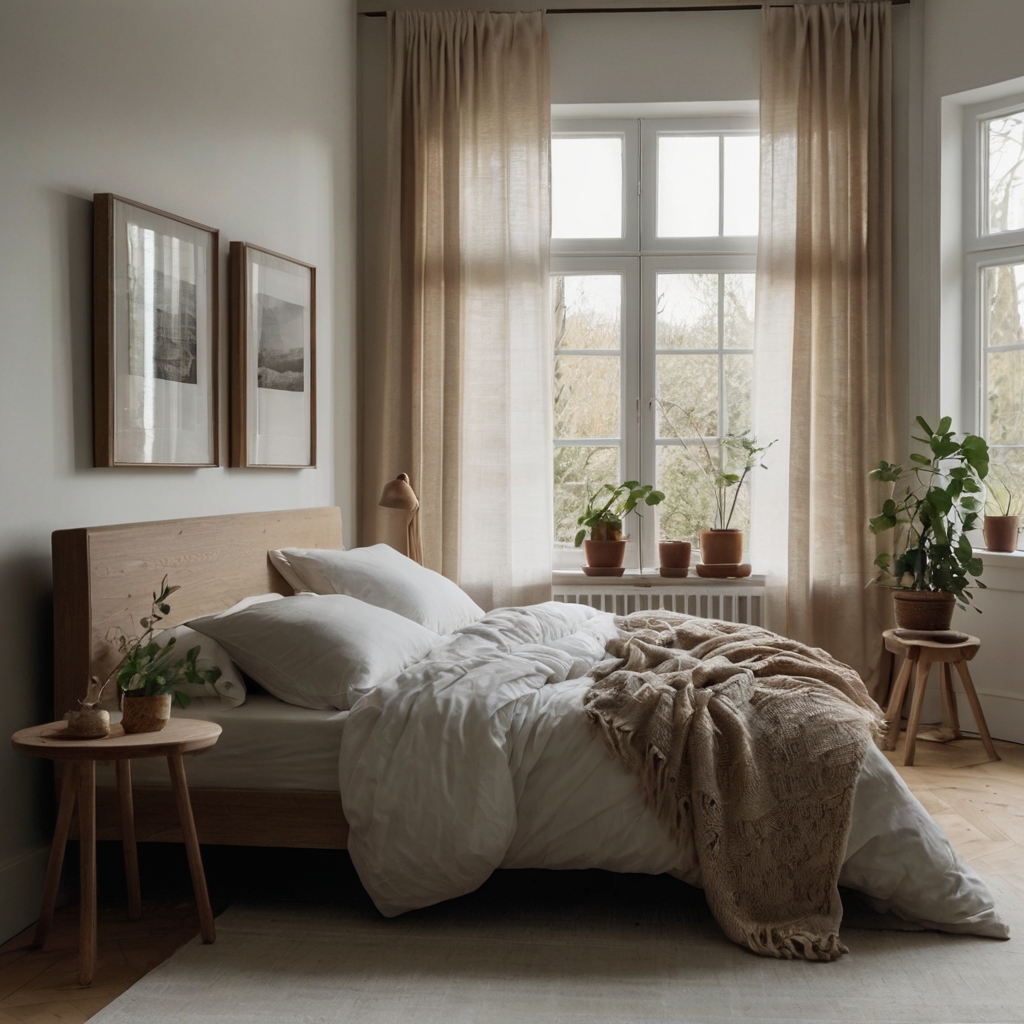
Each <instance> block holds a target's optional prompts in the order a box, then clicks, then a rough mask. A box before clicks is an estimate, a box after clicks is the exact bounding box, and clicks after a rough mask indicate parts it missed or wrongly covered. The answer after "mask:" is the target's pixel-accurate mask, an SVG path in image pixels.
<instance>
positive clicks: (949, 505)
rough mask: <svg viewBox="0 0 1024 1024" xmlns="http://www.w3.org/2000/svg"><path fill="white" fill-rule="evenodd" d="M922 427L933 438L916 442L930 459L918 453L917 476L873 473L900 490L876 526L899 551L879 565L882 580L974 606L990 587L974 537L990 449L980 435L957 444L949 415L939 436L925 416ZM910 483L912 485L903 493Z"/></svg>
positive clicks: (892, 468) (887, 469)
mask: <svg viewBox="0 0 1024 1024" xmlns="http://www.w3.org/2000/svg"><path fill="white" fill-rule="evenodd" d="M917 424H918V426H920V427H921V429H922V430H923V431H924V434H925V436H924V437H916V436H915V437H914V440H915V441H917V442H919V443H920V444H923V445H925V447H926V449H927V452H928V454H922V453H920V452H914V453H913V454H912V455H911V456H910V460H911V462H913V463H914V465H913V466H912V467H911V468H910V469H909V470H906V471H904V468H903V466H897V465H893V464H892V463H889V462H885V461H884V460H883V461H882V462H879V464H878V465H877V466H876V467H875V468H874V469H873V470H871V472H870V474H869V476H870V477H871V479H872V480H878V481H880V482H882V483H888V484H891V485H892V487H891V489H890V493H889V497H888V498H887V499H886V500H885V502H884V503H883V505H882V511H881V513H880V514H879V515H877V516H872V517H871V518H870V519H869V520H868V526H869V527H870V529H871V532H872V533H874V534H876V535H877V534H882V533H886V532H888V531H889V530H892V531H893V550H892V551H890V552H884V553H882V554H880V555H879V556H878V557H877V558H876V559H875V566H876V567H877V569H878V574H877V576H876V577H875V580H874V582H875V583H878V584H879V585H881V586H888V587H901V588H903V589H908V590H928V591H940V592H945V593H949V594H953V595H954V596H955V597H956V600H957V603H958V604H959V605H960V607H961V608H966V607H967V605H968V602H970V601H971V600H973V597H972V594H971V591H970V588H971V586H974V585H976V586H978V587H980V588H981V589H984V588H985V584H984V583H982V581H981V580H980V579H979V578H978V577H979V576H981V574H982V571H983V570H984V565H983V563H982V560H981V559H980V558H978V556H977V555H975V553H974V548H973V547H972V545H971V542H970V539H969V537H968V536H967V534H968V532H969V531H971V530H973V529H975V528H976V527H977V525H978V517H979V515H980V511H981V508H982V506H983V499H982V498H980V497H979V495H980V494H981V493H982V491H983V487H982V481H983V480H984V479H985V477H986V476H987V475H988V471H989V454H988V444H987V443H986V441H985V440H984V438H981V437H978V436H977V435H975V434H966V435H965V436H964V438H963V440H962V441H957V440H955V436H954V433H953V431H952V430H951V429H950V427H951V426H952V419H951V418H950V417H949V416H943V417H942V419H941V420H940V421H939V425H938V428H937V429H936V430H932V428H931V427H930V426H929V425H928V424H927V423H926V422H925V420H924V419H923V417H921V416H918V417H917ZM905 480H909V483H907V485H906V486H905V488H904V489H903V491H902V492H901V493H899V494H897V489H898V487H899V485H900V484H901V483H903V482H904V481H905ZM972 579H973V582H972Z"/></svg>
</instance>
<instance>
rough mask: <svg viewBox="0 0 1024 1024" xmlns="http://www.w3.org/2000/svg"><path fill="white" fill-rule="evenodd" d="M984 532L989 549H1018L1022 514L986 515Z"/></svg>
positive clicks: (986, 545)
mask: <svg viewBox="0 0 1024 1024" xmlns="http://www.w3.org/2000/svg"><path fill="white" fill-rule="evenodd" d="M982 532H983V533H984V534H985V547H987V548H988V550H989V551H1016V550H1017V534H1018V533H1019V532H1020V516H985V523H984V526H983V527H982Z"/></svg>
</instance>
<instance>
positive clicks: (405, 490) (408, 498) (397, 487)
mask: <svg viewBox="0 0 1024 1024" xmlns="http://www.w3.org/2000/svg"><path fill="white" fill-rule="evenodd" d="M378 504H379V505H380V506H381V507H382V508H400V509H402V510H403V511H405V512H413V511H415V510H416V509H418V508H419V507H420V502H419V499H418V498H417V497H416V492H415V491H414V490H413V489H412V485H411V484H410V483H409V475H408V473H399V474H398V476H397V477H395V479H394V480H389V481H388V482H387V483H386V484H385V485H384V490H382V491H381V492H380V501H379V502H378Z"/></svg>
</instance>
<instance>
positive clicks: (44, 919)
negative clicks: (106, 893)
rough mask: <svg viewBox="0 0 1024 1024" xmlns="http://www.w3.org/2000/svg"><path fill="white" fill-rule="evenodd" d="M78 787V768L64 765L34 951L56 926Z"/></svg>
mask: <svg viewBox="0 0 1024 1024" xmlns="http://www.w3.org/2000/svg"><path fill="white" fill-rule="evenodd" d="M77 786H78V765H76V764H75V763H74V761H69V762H68V763H67V764H65V765H64V769H63V771H62V773H61V779H60V803H59V804H58V807H57V826H56V828H54V830H53V843H52V845H51V846H50V862H49V864H47V866H46V885H45V886H44V887H43V905H42V907H41V908H40V910H39V920H38V921H36V931H35V935H34V936H33V937H32V947H31V948H32V949H39V948H40V947H41V946H43V945H44V944H45V943H46V939H47V936H48V935H49V934H50V925H51V924H53V908H54V907H55V906H56V904H57V890H58V889H59V888H60V873H61V869H62V868H63V867H64V850H65V849H66V847H67V845H68V833H69V832H70V831H71V817H72V815H73V814H74V813H75V789H76V788H77Z"/></svg>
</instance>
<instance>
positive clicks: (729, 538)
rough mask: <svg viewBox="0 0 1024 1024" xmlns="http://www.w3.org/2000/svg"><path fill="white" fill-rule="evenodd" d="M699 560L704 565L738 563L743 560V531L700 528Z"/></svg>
mask: <svg viewBox="0 0 1024 1024" xmlns="http://www.w3.org/2000/svg"><path fill="white" fill-rule="evenodd" d="M700 560H701V561H702V562H703V563H704V564H705V565H738V564H739V563H740V562H742V561H743V531H742V530H701V531H700Z"/></svg>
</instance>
